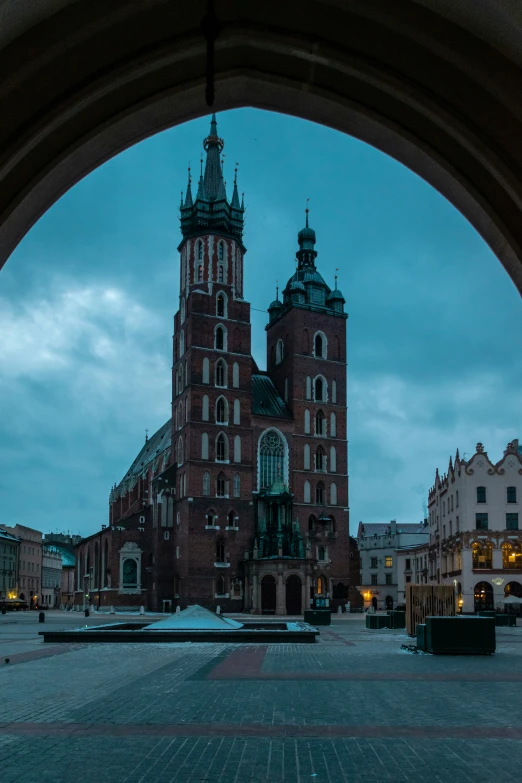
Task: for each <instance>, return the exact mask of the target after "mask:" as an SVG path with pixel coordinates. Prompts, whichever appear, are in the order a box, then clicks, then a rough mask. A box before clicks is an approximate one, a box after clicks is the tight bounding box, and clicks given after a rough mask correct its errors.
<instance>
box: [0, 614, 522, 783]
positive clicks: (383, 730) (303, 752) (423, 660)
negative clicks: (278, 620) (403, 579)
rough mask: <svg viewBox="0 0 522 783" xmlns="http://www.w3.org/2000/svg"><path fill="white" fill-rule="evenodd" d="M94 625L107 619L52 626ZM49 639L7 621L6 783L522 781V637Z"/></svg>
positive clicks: (3, 640) (380, 634)
mask: <svg viewBox="0 0 522 783" xmlns="http://www.w3.org/2000/svg"><path fill="white" fill-rule="evenodd" d="M116 619H118V618H116ZM114 620H115V618H114V617H110V618H109V617H105V618H102V620H101V621H103V622H114ZM85 623H87V624H98V623H100V618H99V617H91V618H89V619H87V620H86V619H85V618H83V617H82V616H78V615H69V614H65V613H58V612H57V613H49V614H48V615H47V617H46V628H65V627H77V626H79V625H83V624H85ZM41 629H42V626H41V625H38V623H37V615H36V614H35V613H25V614H24V615H12V616H10V615H7V616H1V617H0V656H1V657H0V780H1V781H2V783H14V781H17V782H18V783H33V781H34V782H35V783H36V781H38V783H41V781H50V782H51V781H52V783H71V781H72V782H73V783H77V781H82V783H85V782H87V783H90V781H93V783H94V781H99V782H100V783H104V782H105V781H111V783H120V782H121V783H139V782H141V781H143V782H145V781H146V782H147V783H167V782H168V781H173V782H174V781H175V782H176V783H196V782H197V783H199V781H205V783H243V781H255V782H256V783H257V782H258V781H259V782H261V781H263V782H264V783H266V782H268V781H269V782H270V783H280V782H281V783H282V781H285V783H293V782H294V781H295V782H296V783H297V782H298V783H302V782H303V781H309V782H310V783H348V782H349V783H363V781H364V783H372V782H373V781H379V783H380V782H382V781H393V782H394V783H410V782H411V783H413V782H415V783H490V781H491V782H494V783H505V782H507V781H509V782H510V783H511V781H517V782H518V781H520V780H521V779H522V773H521V771H520V770H521V769H522V707H521V699H520V688H521V681H522V665H521V664H522V628H499V629H498V634H497V645H498V651H497V654H496V655H494V656H485V657H480V656H471V657H458V656H455V657H442V656H430V655H422V654H421V655H413V654H411V653H408V652H405V651H403V650H401V644H403V643H405V642H406V643H409V641H410V640H408V637H406V636H405V635H402V634H400V633H398V632H394V631H367V630H366V629H365V628H364V620H363V618H362V617H361V616H351V617H345V616H343V617H335V618H334V620H333V624H332V626H331V627H330V628H324V629H322V632H321V638H320V641H319V642H318V643H317V644H315V645H291V644H281V645H242V646H241V645H234V644H148V645H131V644H97V645H78V644H68V645H67V644H65V645H44V644H43V643H42V641H41V638H40V637H38V631H39V630H41ZM6 658H8V659H9V663H8V664H6V663H5V659H6Z"/></svg>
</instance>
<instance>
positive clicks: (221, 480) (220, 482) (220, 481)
mask: <svg viewBox="0 0 522 783" xmlns="http://www.w3.org/2000/svg"><path fill="white" fill-rule="evenodd" d="M225 489H226V480H225V476H224V475H223V473H220V474H219V476H218V477H217V481H216V494H217V496H218V498H224V497H225Z"/></svg>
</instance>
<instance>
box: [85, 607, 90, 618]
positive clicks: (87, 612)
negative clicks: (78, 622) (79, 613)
mask: <svg viewBox="0 0 522 783" xmlns="http://www.w3.org/2000/svg"><path fill="white" fill-rule="evenodd" d="M89 614H90V612H89V610H88V609H86V610H85V616H86V617H89Z"/></svg>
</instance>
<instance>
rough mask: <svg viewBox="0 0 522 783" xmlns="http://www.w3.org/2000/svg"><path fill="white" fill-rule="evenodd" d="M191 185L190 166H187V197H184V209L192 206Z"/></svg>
mask: <svg viewBox="0 0 522 783" xmlns="http://www.w3.org/2000/svg"><path fill="white" fill-rule="evenodd" d="M191 183H192V176H191V174H190V166H189V167H188V185H187V195H186V197H185V209H186V208H187V207H191V206H192V187H191Z"/></svg>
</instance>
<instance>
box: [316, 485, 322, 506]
mask: <svg viewBox="0 0 522 783" xmlns="http://www.w3.org/2000/svg"><path fill="white" fill-rule="evenodd" d="M315 502H316V503H317V505H318V506H319V505H322V504H323V503H324V484H323V482H322V481H318V482H317V486H316V488H315Z"/></svg>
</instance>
